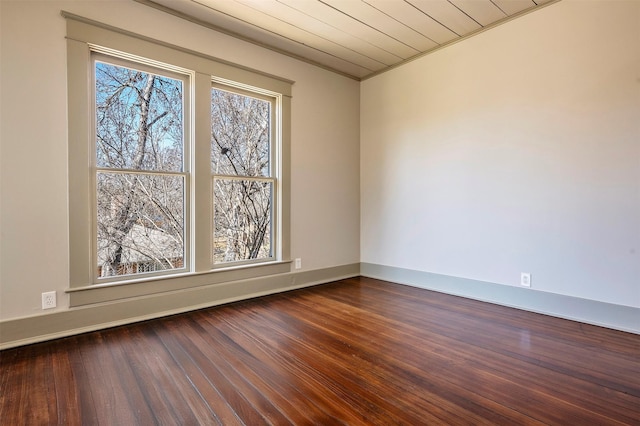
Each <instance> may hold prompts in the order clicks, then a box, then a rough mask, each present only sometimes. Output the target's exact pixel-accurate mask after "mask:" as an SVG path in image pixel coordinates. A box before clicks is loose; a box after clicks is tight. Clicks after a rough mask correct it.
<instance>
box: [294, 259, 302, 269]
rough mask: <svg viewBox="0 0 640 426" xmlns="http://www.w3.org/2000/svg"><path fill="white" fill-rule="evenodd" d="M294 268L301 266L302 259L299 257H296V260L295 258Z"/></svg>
mask: <svg viewBox="0 0 640 426" xmlns="http://www.w3.org/2000/svg"><path fill="white" fill-rule="evenodd" d="M294 268H296V269H300V268H302V259H300V258H299V257H298V258H296V260H295V265H294Z"/></svg>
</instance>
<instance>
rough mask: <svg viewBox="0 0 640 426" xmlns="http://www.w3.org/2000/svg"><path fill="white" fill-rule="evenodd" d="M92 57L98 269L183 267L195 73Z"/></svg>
mask: <svg viewBox="0 0 640 426" xmlns="http://www.w3.org/2000/svg"><path fill="white" fill-rule="evenodd" d="M93 58H94V60H93V75H94V83H95V86H94V88H95V91H94V96H95V97H94V99H95V101H94V111H95V126H94V127H95V147H94V148H95V168H94V170H95V174H94V176H92V177H93V178H94V181H93V184H94V188H95V189H94V191H93V193H94V195H95V201H94V203H95V204H94V207H95V210H94V213H93V218H92V219H94V221H95V222H94V226H95V229H94V232H95V233H94V235H95V240H94V241H93V243H94V250H93V255H94V262H95V268H96V269H95V273H96V277H97V278H98V279H105V278H106V279H109V278H113V277H122V276H132V275H139V274H149V273H158V272H163V271H170V270H176V271H179V270H184V269H185V259H186V258H187V247H188V246H189V235H188V233H187V232H186V231H187V228H186V224H187V220H186V219H187V215H186V214H185V213H188V211H189V209H188V203H187V198H186V194H187V192H188V189H189V187H188V185H189V173H188V172H189V167H188V163H186V162H185V154H186V156H187V157H188V154H189V150H188V149H185V148H188V144H185V119H184V117H185V113H186V114H187V116H188V102H185V88H188V78H187V77H186V76H181V75H174V74H171V73H169V72H168V71H167V70H163V69H157V68H151V67H148V66H144V65H143V64H141V63H130V62H125V61H122V60H118V58H116V57H108V56H104V55H98V54H94V55H93ZM187 93H188V92H187ZM185 107H187V108H185ZM185 110H186V111H185ZM187 134H188V132H187Z"/></svg>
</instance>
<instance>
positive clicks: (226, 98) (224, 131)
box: [211, 89, 271, 176]
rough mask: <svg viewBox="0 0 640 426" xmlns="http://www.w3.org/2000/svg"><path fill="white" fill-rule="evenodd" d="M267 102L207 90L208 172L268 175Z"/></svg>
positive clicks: (268, 107) (268, 129) (269, 105)
mask: <svg viewBox="0 0 640 426" xmlns="http://www.w3.org/2000/svg"><path fill="white" fill-rule="evenodd" d="M270 114H271V103H270V102H267V101H263V100H260V99H255V98H251V97H249V96H243V95H238V94H235V93H230V92H225V91H224V90H218V89H211V172H212V173H213V174H217V175H237V176H269V173H270V169H269V143H270V141H269V139H270V124H269V120H270V119H269V117H270Z"/></svg>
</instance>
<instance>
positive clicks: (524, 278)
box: [520, 272, 531, 287]
mask: <svg viewBox="0 0 640 426" xmlns="http://www.w3.org/2000/svg"><path fill="white" fill-rule="evenodd" d="M520 285H521V286H524V287H531V274H530V273H528V272H522V273H521V274H520Z"/></svg>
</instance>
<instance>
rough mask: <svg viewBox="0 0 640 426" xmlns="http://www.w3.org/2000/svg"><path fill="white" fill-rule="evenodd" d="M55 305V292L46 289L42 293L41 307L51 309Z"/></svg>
mask: <svg viewBox="0 0 640 426" xmlns="http://www.w3.org/2000/svg"><path fill="white" fill-rule="evenodd" d="M55 307H56V292H55V291H48V292H46V293H42V309H51V308H55Z"/></svg>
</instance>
